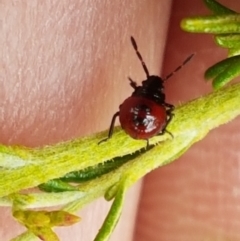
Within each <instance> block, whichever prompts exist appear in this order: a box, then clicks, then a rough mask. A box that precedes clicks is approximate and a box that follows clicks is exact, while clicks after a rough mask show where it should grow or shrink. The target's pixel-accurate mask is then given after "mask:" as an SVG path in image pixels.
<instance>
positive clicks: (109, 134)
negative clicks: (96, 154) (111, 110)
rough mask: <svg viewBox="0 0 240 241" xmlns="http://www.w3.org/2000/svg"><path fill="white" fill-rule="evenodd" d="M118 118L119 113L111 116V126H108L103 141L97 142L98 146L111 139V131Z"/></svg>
mask: <svg viewBox="0 0 240 241" xmlns="http://www.w3.org/2000/svg"><path fill="white" fill-rule="evenodd" d="M118 116H119V111H118V112H116V113H115V114H114V115H113V117H112V121H111V125H110V128H109V132H108V137H107V138H105V139H103V140H101V141H99V142H98V145H99V144H101V143H103V142H105V141H107V140H108V139H110V138H111V137H112V135H113V129H114V124H115V121H116V118H117V117H118Z"/></svg>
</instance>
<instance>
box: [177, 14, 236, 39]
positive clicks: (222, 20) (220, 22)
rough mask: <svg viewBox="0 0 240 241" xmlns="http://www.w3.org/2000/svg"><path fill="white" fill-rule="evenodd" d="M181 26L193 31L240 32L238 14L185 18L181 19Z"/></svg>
mask: <svg viewBox="0 0 240 241" xmlns="http://www.w3.org/2000/svg"><path fill="white" fill-rule="evenodd" d="M181 28H182V29H183V30H185V31H187V32H193V33H210V34H232V33H240V14H232V15H211V16H199V17H191V18H185V19H183V20H182V21H181Z"/></svg>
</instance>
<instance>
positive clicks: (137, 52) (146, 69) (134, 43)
mask: <svg viewBox="0 0 240 241" xmlns="http://www.w3.org/2000/svg"><path fill="white" fill-rule="evenodd" d="M131 42H132V46H133V48H134V49H135V51H136V54H137V56H138V58H139V60H140V61H141V63H142V66H143V69H144V71H145V73H146V75H147V79H148V78H149V72H148V68H147V66H146V64H145V62H144V60H143V58H142V55H141V54H140V53H139V51H138V46H137V43H136V41H135V39H134V38H133V37H132V36H131Z"/></svg>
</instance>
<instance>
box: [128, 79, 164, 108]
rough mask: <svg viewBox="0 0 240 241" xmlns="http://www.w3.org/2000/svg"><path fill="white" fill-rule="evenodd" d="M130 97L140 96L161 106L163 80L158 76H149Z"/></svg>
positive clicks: (162, 100)
mask: <svg viewBox="0 0 240 241" xmlns="http://www.w3.org/2000/svg"><path fill="white" fill-rule="evenodd" d="M132 96H141V97H144V98H147V99H150V100H153V101H155V102H156V103H158V104H160V105H162V104H163V103H164V102H165V94H164V86H163V80H162V79H161V78H160V77H159V76H154V75H152V76H149V78H148V79H147V80H144V81H143V82H142V85H141V86H137V87H136V89H135V91H134V92H133V93H132Z"/></svg>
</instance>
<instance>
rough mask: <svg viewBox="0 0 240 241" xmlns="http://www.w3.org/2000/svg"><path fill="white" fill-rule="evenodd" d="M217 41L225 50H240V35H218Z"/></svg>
mask: <svg viewBox="0 0 240 241" xmlns="http://www.w3.org/2000/svg"><path fill="white" fill-rule="evenodd" d="M215 41H216V43H217V44H218V45H219V46H220V47H223V48H240V34H220V35H216V36H215Z"/></svg>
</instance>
